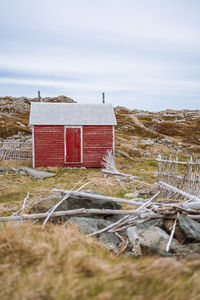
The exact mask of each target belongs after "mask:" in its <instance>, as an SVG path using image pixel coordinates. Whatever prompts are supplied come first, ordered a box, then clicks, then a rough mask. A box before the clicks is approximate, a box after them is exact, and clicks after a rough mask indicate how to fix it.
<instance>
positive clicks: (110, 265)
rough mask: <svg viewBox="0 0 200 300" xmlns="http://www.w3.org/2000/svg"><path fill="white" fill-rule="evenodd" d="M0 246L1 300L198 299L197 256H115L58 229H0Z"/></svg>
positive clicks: (71, 230)
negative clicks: (186, 257)
mask: <svg viewBox="0 0 200 300" xmlns="http://www.w3.org/2000/svg"><path fill="white" fill-rule="evenodd" d="M0 245H1V246H0V280H1V281H0V282H1V289H0V299H4V300H7V299H9V300H10V299H14V300H15V299H16V300H18V299H19V300H23V299H24V300H25V299H30V300H31V299H34V300H35V299H38V300H39V299H58V300H60V299H120V300H121V299H135V300H141V299H145V300H147V299H162V300H171V299H176V300H179V299H180V300H184V299H191V300H197V299H199V294H200V286H199V276H200V268H199V263H198V259H197V257H194V258H190V259H187V260H186V259H183V260H179V261H178V260H177V259H175V258H159V257H146V258H140V259H136V258H133V257H132V258H123V257H116V256H114V255H113V254H112V253H110V252H109V251H108V250H106V249H104V247H103V246H102V245H100V244H99V243H98V242H96V241H95V240H94V239H92V238H87V237H86V236H84V235H82V234H80V233H79V232H78V231H77V229H76V228H73V227H68V228H65V227H64V226H58V225H57V226H56V225H48V226H47V227H46V228H45V230H42V229H41V226H40V225H31V224H6V225H1V226H0Z"/></svg>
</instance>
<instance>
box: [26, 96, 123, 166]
mask: <svg viewBox="0 0 200 300" xmlns="http://www.w3.org/2000/svg"><path fill="white" fill-rule="evenodd" d="M116 124H117V123H116V119H115V114H114V110H113V107H112V105H111V104H77V103H41V102H33V103H31V111H30V125H31V126H32V140H33V167H49V166H51V167H53V166H56V167H101V166H102V158H103V157H104V156H105V154H106V153H107V151H108V150H112V151H113V153H114V140H115V130H114V126H115V125H116Z"/></svg>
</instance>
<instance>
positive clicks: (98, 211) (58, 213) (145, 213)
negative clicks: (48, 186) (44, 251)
mask: <svg viewBox="0 0 200 300" xmlns="http://www.w3.org/2000/svg"><path fill="white" fill-rule="evenodd" d="M48 215H49V213H38V214H30V215H27V214H24V215H23V216H22V217H21V216H10V217H0V222H6V221H18V220H21V218H23V220H29V219H43V218H46V217H47V216H48ZM75 215H133V216H134V215H138V216H140V215H142V217H147V216H148V218H151V219H160V218H161V219H162V218H163V215H161V214H158V213H155V212H153V211H150V210H144V211H142V212H139V211H136V210H135V209H133V210H132V209H130V210H120V209H115V210H114V209H95V208H89V209H86V208H80V209H73V210H66V211H56V212H53V213H52V215H51V217H62V216H75ZM172 218H173V217H172Z"/></svg>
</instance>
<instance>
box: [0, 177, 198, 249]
mask: <svg viewBox="0 0 200 300" xmlns="http://www.w3.org/2000/svg"><path fill="white" fill-rule="evenodd" d="M82 180H83V179H82ZM87 184H88V182H87V183H85V184H84V185H82V186H81V187H80V188H78V189H76V191H75V190H74V189H75V188H76V187H77V186H78V185H80V182H79V183H78V184H77V185H76V186H75V187H74V188H73V189H72V190H58V189H54V190H53V192H55V193H60V194H61V195H62V198H61V199H60V200H59V201H58V202H57V203H56V204H54V205H53V207H52V208H50V209H49V210H48V211H47V212H43V213H31V214H25V213H24V211H25V209H26V208H27V207H28V206H29V207H30V206H32V205H35V204H36V203H35V202H34V201H31V202H29V203H27V200H28V199H29V194H27V197H25V199H24V201H23V205H22V208H21V209H20V210H18V211H16V212H15V213H14V214H13V215H12V216H6V217H1V218H0V222H5V221H20V222H22V221H24V220H33V221H36V220H42V226H43V227H44V226H45V225H46V223H47V222H48V221H49V220H50V219H51V220H52V219H54V218H55V217H64V216H65V217H67V218H69V217H72V216H78V217H80V218H83V217H84V216H89V217H90V218H91V217H92V218H94V217H95V218H97V217H102V218H106V217H107V216H116V217H117V220H115V221H112V222H110V223H109V225H107V226H105V227H103V228H100V229H99V230H96V231H93V232H90V234H89V235H90V236H98V237H99V236H100V235H102V234H104V233H106V232H107V233H112V234H115V235H117V236H118V237H119V238H120V241H121V242H122V243H124V245H123V247H122V249H123V251H121V250H120V251H121V252H124V251H125V250H126V249H127V247H129V248H130V244H131V247H132V250H131V251H132V253H135V252H134V251H135V248H136V247H140V246H144V245H146V246H148V247H149V248H152V247H153V248H156V249H157V250H159V251H162V252H163V253H165V252H166V253H167V252H169V251H170V249H171V246H172V245H173V247H172V252H175V253H180V252H181V250H182V249H183V247H182V248H181V244H183V243H184V245H185V247H184V251H185V252H187V251H186V249H187V247H186V246H187V245H190V248H188V252H189V253H190V252H191V242H195V245H197V242H198V241H200V224H199V223H198V221H200V198H198V197H197V196H194V195H191V194H188V193H186V192H183V191H181V190H179V189H177V188H174V187H173V186H171V185H169V184H166V183H164V182H159V184H158V185H157V189H158V190H157V192H156V193H155V194H154V196H153V197H151V198H150V199H146V200H143V201H141V200H138V199H132V200H126V199H121V198H114V197H108V196H105V195H99V194H94V193H93V194H91V193H88V192H81V191H80V189H82V188H84V187H85V186H86V185H87ZM160 188H162V189H163V188H165V189H167V190H171V191H173V192H174V193H178V194H180V195H181V196H183V197H184V198H186V199H187V200H186V201H182V200H181V201H179V202H172V201H171V202H165V203H163V202H162V200H161V199H159V198H158V196H159V194H160V191H159V189H160ZM73 196H75V197H78V198H79V199H82V203H83V205H82V208H78V209H69V210H64V211H63V210H59V207H60V206H61V204H62V203H63V202H65V201H68V199H69V198H70V197H73ZM84 199H91V200H95V201H99V203H101V202H102V201H106V202H111V203H117V204H123V205H124V204H128V205H129V206H130V205H132V206H133V209H126V208H125V209H106V208H101V209H97V208H85V207H84ZM42 201H43V199H41V200H39V201H37V203H39V202H42ZM33 202H34V203H33ZM183 219H184V222H183ZM67 220H68V219H67ZM69 220H70V219H69ZM152 221H153V223H152ZM166 221H171V227H170V228H167V227H164V225H163V224H165V222H166ZM181 222H182V223H184V226H182V227H181V234H182V235H181V238H180V239H181V241H180V240H179V241H178V240H175V239H174V235H176V231H177V230H179V231H180V224H181ZM145 224H146V225H147V226H146V229H145V227H143V228H142V229H141V228H140V227H141V225H144V226H145ZM158 224H159V225H158ZM160 224H161V225H160ZM149 228H151V229H153V230H154V231H155V229H156V238H157V239H158V241H157V244H156V246H155V245H152V244H153V241H154V240H155V237H154V236H153V237H152V244H151V240H148V241H146V240H145V238H146V237H145V230H149ZM183 228H185V229H183ZM184 230H185V231H184ZM188 232H189V233H188ZM149 234H150V235H151V234H152V232H150V233H149ZM154 234H155V232H154ZM158 234H159V237H158ZM148 239H149V237H148ZM163 239H164V244H163V242H162V240H163ZM160 243H161V245H160ZM128 245H129V246H128ZM163 245H164V246H163ZM174 245H176V247H175V246H174ZM163 247H164V248H163ZM196 247H197V246H196ZM197 248H198V247H197ZM120 249H121V248H120ZM180 249H181V250H180ZM189 249H190V250H189ZM131 251H129V252H131ZM195 251H197V249H196V250H195ZM198 251H199V252H200V244H199V248H198ZM198 251H197V252H198ZM199 252H198V253H199Z"/></svg>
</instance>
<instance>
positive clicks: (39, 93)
mask: <svg viewBox="0 0 200 300" xmlns="http://www.w3.org/2000/svg"><path fill="white" fill-rule="evenodd" d="M40 99H41V97H40V91H38V102H40Z"/></svg>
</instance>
